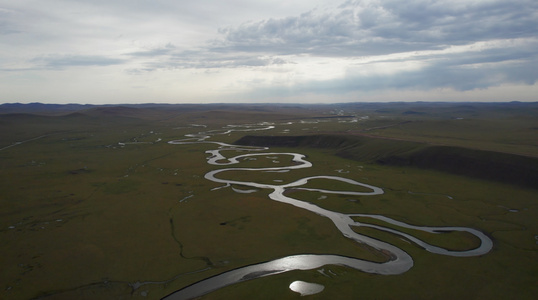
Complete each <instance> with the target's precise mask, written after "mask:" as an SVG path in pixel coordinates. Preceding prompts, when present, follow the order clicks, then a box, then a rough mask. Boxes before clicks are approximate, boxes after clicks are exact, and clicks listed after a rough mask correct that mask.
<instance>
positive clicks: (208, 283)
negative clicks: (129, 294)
mask: <svg viewBox="0 0 538 300" xmlns="http://www.w3.org/2000/svg"><path fill="white" fill-rule="evenodd" d="M272 128H274V126H268V125H259V126H254V125H249V126H244V127H241V126H229V127H228V128H226V129H225V130H224V131H220V132H219V131H212V132H205V133H200V134H192V135H188V136H187V138H186V139H181V140H174V141H170V142H169V143H170V144H174V145H182V144H192V143H210V144H215V145H217V146H218V149H215V150H209V151H206V153H207V154H208V155H209V157H208V158H207V162H208V163H209V164H211V165H216V166H228V165H234V164H238V163H239V162H240V161H241V160H242V159H248V158H255V157H257V156H266V157H267V156H275V157H282V156H291V161H292V163H293V164H292V165H289V166H282V167H266V168H239V167H237V168H223V169H216V170H213V171H210V172H208V173H207V174H205V176H204V177H205V178H206V179H207V180H210V181H213V182H218V183H222V184H223V187H222V188H227V187H230V186H231V185H241V186H245V187H250V188H252V189H249V190H237V189H234V190H235V191H236V192H239V193H245V192H251V191H256V190H259V189H267V190H270V191H271V193H270V194H269V198H270V199H271V200H274V201H279V202H283V203H287V204H290V205H293V206H295V207H298V208H302V209H306V210H309V211H311V212H313V213H316V214H318V215H320V216H323V217H326V218H329V219H330V220H331V221H332V222H333V223H334V225H335V227H336V228H337V229H338V230H339V231H340V232H341V233H342V235H343V237H345V238H348V239H351V240H353V241H355V242H357V243H361V244H367V245H369V246H371V247H372V248H374V249H376V250H378V251H383V253H385V254H388V255H389V257H390V259H389V260H388V261H387V262H383V263H378V262H371V261H366V260H362V259H358V258H353V257H345V256H339V255H314V254H302V255H292V256H287V257H283V258H279V259H275V260H272V261H267V262H260V263H258V264H254V265H249V266H244V267H241V268H238V269H234V270H231V271H228V272H224V273H221V274H219V275H216V276H213V277H210V278H207V279H204V280H202V281H199V282H197V283H194V284H192V285H190V286H187V287H185V288H183V289H181V290H178V291H176V292H174V293H172V294H170V295H168V296H167V297H165V298H164V299H167V300H170V299H191V298H195V297H199V296H201V295H204V294H207V293H209V292H211V291H214V290H217V289H219V288H222V287H225V286H227V285H230V284H235V283H239V282H242V281H246V280H251V279H255V278H260V277H265V276H269V275H274V274H279V273H283V272H287V271H292V270H311V269H317V268H320V267H322V266H325V265H340V266H347V267H350V268H353V269H356V270H360V271H362V272H368V273H375V274H384V275H395V274H401V273H404V272H406V271H407V270H409V269H410V268H411V267H412V266H413V259H412V258H411V256H409V254H407V253H406V252H405V251H403V250H401V249H400V248H398V247H396V246H394V245H391V244H389V243H386V242H383V241H380V240H376V239H373V238H370V237H368V236H364V235H360V234H358V233H356V232H355V231H353V229H352V228H353V227H360V226H364V227H369V228H375V229H377V230H382V231H386V232H390V233H393V234H397V235H400V236H402V237H404V238H406V239H408V240H410V241H411V242H413V243H415V244H416V245H418V246H420V247H422V248H424V249H425V250H426V251H429V252H432V253H436V254H441V255H450V256H476V255H482V254H486V253H488V252H489V251H490V250H491V248H492V247H493V243H492V241H491V240H490V239H489V238H488V237H487V236H486V235H485V234H484V233H482V232H480V231H478V230H476V229H472V228H465V227H425V226H414V225H409V224H406V223H403V222H400V221H396V220H393V219H391V218H388V217H385V216H382V215H369V214H360V213H356V214H344V213H340V212H335V211H330V210H327V209H324V208H321V207H319V206H317V205H314V204H312V203H308V202H304V201H301V200H298V199H294V198H291V197H288V196H286V195H284V192H285V191H286V190H287V189H291V188H293V189H296V190H297V189H299V190H306V191H316V192H320V193H324V194H340V195H356V196H369V195H379V194H383V193H384V192H383V190H382V189H381V188H379V187H375V186H372V185H368V184H365V183H361V182H358V181H355V180H352V179H349V178H344V177H337V176H324V175H322V176H311V177H305V178H301V179H299V180H296V181H294V182H291V183H283V184H267V183H257V182H247V181H239V180H231V179H222V178H219V174H221V173H225V172H228V171H232V170H233V171H246V172H289V171H292V170H296V169H302V168H310V167H312V163H311V162H309V161H307V160H306V159H305V156H304V155H303V154H300V153H288V152H285V153H278V152H261V151H265V150H268V149H267V148H263V147H249V146H238V145H230V144H226V143H221V142H214V141H207V139H209V138H210V137H211V136H212V135H216V134H219V133H224V134H227V133H230V132H232V131H248V130H268V129H272ZM230 150H236V151H242V152H244V151H249V152H255V153H249V154H241V155H236V156H232V157H226V156H225V155H224V154H223V152H224V151H227V153H231V152H232V151H230ZM313 179H325V180H332V181H339V182H345V183H347V184H349V185H351V186H357V188H358V190H361V192H359V191H335V190H325V189H315V188H305V187H302V186H304V185H305V184H307V183H308V182H309V181H310V180H313ZM365 189H367V190H368V191H366V192H362V191H363V190H365ZM214 190H215V189H214ZM352 217H368V218H374V219H378V220H381V221H384V222H387V223H390V224H394V225H397V226H400V227H403V228H409V229H414V230H421V231H425V232H430V233H443V232H450V231H464V232H468V233H470V234H473V235H474V236H476V237H477V238H479V239H480V242H481V243H480V246H479V247H478V248H476V249H470V250H467V251H451V250H447V249H444V248H440V247H436V246H433V245H430V244H428V243H426V242H424V241H422V240H420V239H418V238H416V237H414V236H412V235H410V234H407V233H403V232H400V231H397V230H395V229H392V228H388V227H383V226H379V225H373V224H367V223H360V222H357V221H355V220H353V219H352ZM292 285H293V288H292V286H290V289H292V290H293V291H297V292H299V293H301V294H303V292H304V291H303V292H301V289H303V288H304V289H306V290H316V289H319V287H318V285H315V286H316V288H313V284H308V283H301V282H298V283H292ZM294 288H297V290H295V289H294ZM321 290H323V286H321ZM321 290H319V291H317V292H321Z"/></svg>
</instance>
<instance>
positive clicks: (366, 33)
mask: <svg viewBox="0 0 538 300" xmlns="http://www.w3.org/2000/svg"><path fill="white" fill-rule="evenodd" d="M537 79H538V2H537V1H535V0H505V1H499V0H497V1H495V0H482V1H478V0H477V1H467V0H465V1H455V0H438V1H435V0H408V1H401V0H363V1H345V2H340V3H338V2H335V1H328V0H295V1H289V0H286V1H280V0H225V1H216V0H198V1H175V0H159V1H154V0H129V1H127V0H122V1H108V0H107V1H105V0H84V1H82V0H47V1H38V0H17V1H11V0H0V91H1V93H0V97H1V98H0V103H7V102H44V103H95V104H102V103H111V104H113V103H148V102H159V103H209V102H301V103H307V102H325V103H330V102H349V101H538V96H537V95H538V86H537V84H536V82H537Z"/></svg>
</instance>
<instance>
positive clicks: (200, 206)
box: [0, 103, 538, 299]
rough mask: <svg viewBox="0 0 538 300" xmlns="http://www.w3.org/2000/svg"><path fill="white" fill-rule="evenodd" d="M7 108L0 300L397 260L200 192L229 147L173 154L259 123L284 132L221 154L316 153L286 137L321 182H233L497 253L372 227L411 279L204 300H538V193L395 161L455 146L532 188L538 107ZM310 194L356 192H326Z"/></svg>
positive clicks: (286, 217)
mask: <svg viewBox="0 0 538 300" xmlns="http://www.w3.org/2000/svg"><path fill="white" fill-rule="evenodd" d="M9 109H10V110H7V109H5V110H4V111H3V110H2V106H0V176H1V178H2V180H1V181H0V254H1V259H0V266H1V269H2V271H0V282H1V286H0V298H1V299H130V298H141V299H159V298H161V297H164V296H166V295H168V294H170V293H172V292H174V291H176V290H179V289H181V288H183V287H185V286H187V285H190V284H192V283H194V282H197V281H199V280H202V279H204V278H208V277H210V276H213V275H217V274H220V273H222V272H224V271H228V270H232V269H235V268H239V267H242V266H245V265H249V264H255V263H259V262H263V261H268V260H273V259H276V258H280V257H284V256H288V255H293V254H303V253H315V254H338V255H343V256H350V257H358V258H361V259H365V260H370V261H380V262H381V261H385V260H386V259H387V257H386V256H385V255H383V254H382V253H380V252H378V251H375V250H374V249H371V248H369V247H368V246H365V245H360V244H358V243H354V242H352V241H350V240H348V239H346V238H344V237H342V236H341V234H340V233H339V232H338V231H337V230H336V229H335V228H334V225H333V224H332V223H331V222H330V221H329V220H328V219H327V218H323V217H320V216H318V215H316V214H313V213H310V212H308V211H305V210H302V209H299V208H295V207H292V206H290V205H287V204H284V203H278V202H274V201H271V200H270V199H269V198H268V193H269V191H268V190H258V191H256V192H253V193H249V194H243V193H238V192H235V191H233V190H232V189H231V188H222V185H219V184H217V183H214V182H211V181H208V180H206V179H204V175H205V174H206V173H207V172H209V171H211V170H214V169H216V168H220V167H216V166H211V165H209V164H207V163H206V159H207V157H208V154H206V153H204V152H205V151H207V150H213V149H216V148H217V147H218V145H215V144H189V145H171V144H168V143H167V142H168V141H171V140H175V139H182V138H185V136H184V135H185V134H192V133H197V132H201V131H211V130H222V128H223V126H226V125H231V124H236V125H239V124H253V123H262V122H268V123H270V124H269V125H273V126H275V128H273V129H271V130H264V131H255V132H247V131H244V132H241V131H235V132H230V133H226V134H223V135H218V136H215V137H212V138H211V139H209V140H210V141H219V142H226V143H234V142H236V141H238V140H241V139H243V140H244V139H245V136H247V135H250V136H252V135H255V136H257V137H260V141H258V142H257V144H262V143H263V141H267V140H268V139H264V137H268V136H295V137H299V136H301V137H303V138H304V142H297V139H290V140H286V139H282V138H280V141H281V142H279V143H280V144H278V143H276V144H275V143H274V142H273V143H272V144H271V145H270V146H271V149H270V150H268V151H270V152H298V153H302V154H304V155H306V157H307V159H308V161H310V162H312V163H313V167H312V168H309V169H299V170H293V171H291V172H288V173H260V172H247V171H234V172H229V174H223V175H222V176H223V177H224V176H229V177H230V178H235V179H241V180H252V181H256V182H273V183H274V182H276V181H278V182H292V181H294V180H297V179H299V178H303V177H306V176H313V175H331V176H341V177H346V178H350V179H353V180H357V181H360V182H363V183H366V184H370V185H374V186H377V187H381V188H382V189H383V190H384V192H385V193H384V194H383V195H376V196H342V195H326V196H327V197H321V196H323V195H322V194H321V193H319V192H313V191H304V190H293V189H292V190H290V191H289V192H288V193H289V195H292V196H293V197H294V198H296V199H299V200H302V201H306V202H310V203H313V204H315V205H318V206H320V207H323V208H326V209H330V210H333V211H338V212H346V213H365V214H380V215H385V216H387V217H390V218H393V219H395V220H399V221H402V222H405V223H408V224H413V225H419V226H462V227H471V228H475V229H478V230H481V231H483V232H484V233H486V234H487V235H488V236H489V237H491V239H492V240H493V242H494V247H493V250H492V251H491V252H490V253H488V254H486V255H483V256H479V257H468V258H457V257H449V256H443V255H436V254H431V253H428V252H426V251H424V250H423V249H421V248H420V247H418V246H416V245H414V244H412V243H410V242H409V241H407V240H405V239H402V238H400V237H397V236H395V235H393V234H390V233H387V232H382V231H378V230H374V229H369V228H362V227H361V228H357V229H356V230H357V231H360V233H363V234H365V235H368V236H371V237H373V238H376V239H380V240H383V241H387V242H389V243H391V244H394V245H396V246H397V247H399V248H401V249H403V250H404V251H406V252H407V253H409V254H410V255H411V256H412V257H413V260H414V266H413V268H412V269H411V270H409V271H408V272H406V273H404V274H402V275H393V276H381V275H372V274H367V273H363V272H359V271H356V270H353V269H349V268H345V267H341V266H333V265H329V266H325V267H324V268H323V270H321V269H318V270H311V271H292V272H287V273H283V274H279V275H274V276H269V277H265V278H260V279H255V280H251V281H247V282H244V283H240V284H235V285H231V286H228V287H225V288H223V289H220V290H217V291H215V292H213V293H210V294H208V295H206V296H203V297H202V299H247V298H251V299H296V298H298V297H299V295H298V294H296V293H294V292H292V291H291V290H290V289H289V288H288V286H289V284H290V283H291V282H292V281H295V280H303V281H308V282H316V283H319V284H322V285H324V286H325V290H324V291H323V292H322V293H319V294H316V295H312V296H309V298H312V299H358V298H360V299H455V298H456V299H457V298H461V299H487V298H490V299H506V298H513V297H517V298H519V299H534V298H535V296H536V294H537V293H538V287H537V286H536V279H537V274H538V267H537V265H536V260H537V259H538V223H537V222H536V220H537V219H538V211H537V210H538V203H537V202H536V199H538V189H537V188H536V187H535V186H533V184H532V181H530V182H531V184H520V182H517V180H519V179H514V180H516V181H514V180H512V181H506V180H505V181H503V180H502V178H501V179H499V178H489V177H483V176H482V177H481V176H477V175H476V174H475V173H473V172H466V173H465V172H464V173H457V172H456V173H455V172H452V171H450V170H446V169H442V168H426V167H423V166H421V165H413V164H410V163H408V164H405V163H399V164H398V163H392V162H393V161H388V160H387V158H390V157H392V158H399V159H404V160H405V159H407V160H408V161H411V160H412V161H413V162H416V161H417V159H418V158H417V156H416V155H415V156H414V154H413V153H418V152H413V151H416V149H426V148H428V147H434V146H435V147H437V146H443V147H446V148H442V149H444V150H443V151H445V150H446V151H447V152H446V153H445V152H443V151H438V152H436V155H437V156H435V157H445V158H446V157H450V155H453V154H454V153H456V152H457V151H460V150H454V149H463V150H461V151H464V152H465V153H470V152H468V151H471V152H472V153H479V154H482V153H496V154H495V155H498V156H492V157H510V159H509V160H508V163H510V162H512V163H510V165H511V166H517V163H518V162H519V161H520V159H521V161H525V164H524V165H525V166H530V167H529V169H528V176H530V177H525V178H531V179H532V178H533V177H532V176H536V173H535V171H533V170H534V169H532V168H533V167H532V166H533V165H532V164H533V163H536V161H537V160H538V104H537V103H528V104H524V103H512V104H509V103H505V104H477V103H468V104H431V103H408V104H404V103H395V104H368V103H365V104H359V103H357V104H342V105H328V106H323V105H320V106H300V105H297V106H293V105H290V106H286V107H279V106H276V105H253V106H248V105H237V106H236V105H208V106H204V105H201V106H195V105H194V106H170V107H168V106H151V105H149V106H143V107H140V106H126V107H82V108H72V107H71V108H69V110H68V111H67V110H62V108H61V107H55V108H54V110H47V108H46V107H44V108H43V107H41V108H40V110H39V111H30V113H28V111H25V109H24V107H23V108H20V107H10V108H9ZM15 109H17V110H15ZM228 128H229V127H228ZM221 132H225V130H222V131H221ZM319 136H323V137H325V139H317V140H316V141H320V143H321V142H322V143H323V145H321V144H316V143H314V142H312V141H313V140H314V139H315V138H317V137H319ZM335 137H337V138H335ZM282 141H284V142H282ZM395 145H397V146H395ZM406 147H408V148H406ZM402 149H403V150H402ZM428 149H432V148H428ZM434 149H439V148H434ZM404 150H405V151H404ZM346 151H347V152H346ZM398 151H399V152H398ZM421 151H422V150H421ZM473 151H484V152H473ZM421 153H423V152H421ZM239 154H241V152H237V153H233V155H239ZM505 155H507V156H505ZM421 157H424V156H421ZM465 157H466V158H469V159H471V161H477V160H479V159H482V160H484V159H487V156H484V155H479V156H476V157H473V156H472V155H471V156H469V155H467V154H465ZM383 158H385V160H383ZM503 162H505V163H507V160H506V159H504V160H503ZM292 163H293V162H291V161H290V157H288V156H285V155H277V156H276V157H274V156H273V155H272V156H270V157H260V158H259V159H258V160H244V161H241V163H240V165H241V167H267V166H281V165H289V164H292ZM486 163H487V160H486ZM498 163H499V162H498V161H492V165H493V166H496V165H498ZM430 165H431V162H430ZM480 168H481V167H480ZM522 168H523V167H522ZM459 169H460V170H465V165H460V166H459ZM488 172H495V169H492V170H491V171H487V172H485V173H488ZM483 173H484V172H483ZM514 176H515V175H514ZM514 176H512V179H513V178H516V177H514ZM517 178H519V177H517ZM307 187H310V188H334V189H339V190H343V189H349V188H350V187H349V186H346V184H343V183H336V184H335V183H334V182H329V181H326V180H321V179H318V180H313V181H312V182H309V183H308V186H307ZM235 188H237V189H243V188H244V187H241V186H235ZM357 220H359V218H357ZM362 220H363V221H365V222H369V223H373V224H377V223H380V224H381V223H382V221H376V220H371V219H370V220H368V219H367V218H366V219H365V218H363V219H362ZM376 222H377V223H376ZM383 225H384V226H388V227H391V226H392V227H394V228H396V227H395V226H393V225H387V224H383ZM408 232H409V233H410V234H414V235H416V236H417V237H420V238H422V239H424V240H425V241H429V242H431V243H432V244H435V245H439V246H441V247H447V248H450V249H454V250H458V249H459V250H466V249H469V248H473V247H475V246H476V243H477V240H476V239H475V238H474V237H473V236H468V235H465V234H458V233H450V234H446V235H445V234H442V235H433V234H425V233H421V232H413V231H412V230H411V231H408Z"/></svg>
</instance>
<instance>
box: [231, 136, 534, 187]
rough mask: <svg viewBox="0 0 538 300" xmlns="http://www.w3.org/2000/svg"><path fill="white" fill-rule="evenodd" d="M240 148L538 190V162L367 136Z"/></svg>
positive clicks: (281, 139)
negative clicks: (308, 152)
mask: <svg viewBox="0 0 538 300" xmlns="http://www.w3.org/2000/svg"><path fill="white" fill-rule="evenodd" d="M236 144H239V145H251V146H269V147H273V146H275V147H314V148H324V149H332V150H333V151H334V154H336V155H338V156H341V157H345V158H350V159H354V160H357V161H364V162H375V163H379V164H388V165H397V166H409V167H418V168H425V169H433V170H438V171H444V172H449V173H453V174H457V175H465V176H470V177H476V178H480V179H487V180H495V181H501V182H505V183H510V184H516V185H521V186H526V187H533V188H538V158H534V157H527V156H521V155H515V154H509V153H500V152H492V151H484V150H475V149H466V148H462V147H453V146H437V145H429V144H424V143H418V142H410V141H399V140H391V139H382V138H374V137H366V136H347V135H309V136H245V137H243V138H241V139H239V140H238V141H236Z"/></svg>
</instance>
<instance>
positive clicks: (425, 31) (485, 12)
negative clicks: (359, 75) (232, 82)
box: [214, 0, 538, 56]
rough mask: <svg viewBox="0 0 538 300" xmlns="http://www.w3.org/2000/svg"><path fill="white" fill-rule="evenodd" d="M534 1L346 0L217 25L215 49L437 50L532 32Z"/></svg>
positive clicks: (283, 51)
mask: <svg viewBox="0 0 538 300" xmlns="http://www.w3.org/2000/svg"><path fill="white" fill-rule="evenodd" d="M537 10H538V2H536V1H525V0H523V1H493V2H487V3H480V2H472V1H468V2H462V3H458V2H449V1H380V2H364V1H362V2H361V1H348V2H345V3H343V4H342V5H340V6H339V8H338V9H336V10H331V11H318V10H312V11H309V12H307V13H304V14H301V15H299V16H295V17H288V18H281V19H267V20H262V21H257V22H251V23H245V24H243V25H241V26H239V27H228V28H222V29H221V30H220V33H221V34H222V35H223V38H222V39H220V40H218V41H216V42H215V44H214V50H216V51H238V50H239V51H254V52H264V51H266V52H272V53H278V54H313V55H328V56H357V55H379V54H387V53H394V52H405V51H413V50H426V49H439V48H441V47H444V46H446V45H461V44H466V43H471V42H476V41H483V40H489V39H504V38H516V37H531V36H535V35H536V32H537V30H538V18H537V14H536V12H537Z"/></svg>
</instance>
